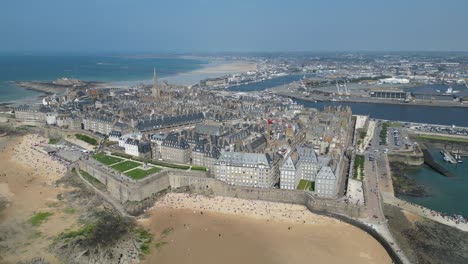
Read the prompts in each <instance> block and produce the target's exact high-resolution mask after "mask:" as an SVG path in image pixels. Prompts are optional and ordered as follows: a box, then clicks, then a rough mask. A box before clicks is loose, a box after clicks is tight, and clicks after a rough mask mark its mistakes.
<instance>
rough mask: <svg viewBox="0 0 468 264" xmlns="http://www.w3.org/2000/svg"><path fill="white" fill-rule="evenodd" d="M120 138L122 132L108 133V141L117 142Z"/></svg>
mask: <svg viewBox="0 0 468 264" xmlns="http://www.w3.org/2000/svg"><path fill="white" fill-rule="evenodd" d="M121 136H122V132H120V131H115V130H114V131H111V132H110V133H109V141H114V142H117V141H119V138H120V137H121Z"/></svg>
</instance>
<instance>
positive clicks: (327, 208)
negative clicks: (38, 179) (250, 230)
mask: <svg viewBox="0 0 468 264" xmlns="http://www.w3.org/2000/svg"><path fill="white" fill-rule="evenodd" d="M78 165H79V167H80V169H81V170H84V171H86V172H88V173H89V174H90V175H92V176H93V177H95V178H96V179H98V180H99V181H101V183H103V184H105V185H106V188H107V191H108V193H109V194H110V195H111V196H112V197H113V198H114V199H116V200H118V201H120V203H125V202H126V201H141V200H143V199H145V198H147V197H150V196H152V195H153V194H155V193H157V192H160V191H162V190H164V189H167V188H169V187H171V188H180V187H189V188H190V191H191V192H193V193H197V194H202V195H216V196H225V197H233V198H241V199H249V200H263V201H270V202H281V203H292V204H300V205H304V206H306V207H307V209H308V210H309V211H311V212H313V213H316V214H320V215H324V216H329V217H333V218H335V219H339V220H341V221H343V222H346V223H348V224H351V225H354V226H356V227H358V228H360V229H361V230H363V231H365V232H366V233H368V234H369V235H371V236H372V237H374V238H375V239H376V240H377V241H379V243H380V244H381V245H382V246H383V247H384V248H385V250H386V251H387V253H388V254H389V255H390V257H391V258H392V260H393V262H394V263H402V261H401V259H400V258H399V257H398V255H397V254H396V252H395V251H394V250H393V249H392V247H391V245H390V244H389V243H388V242H387V240H386V239H385V238H384V237H383V236H382V235H380V234H379V233H378V232H377V231H376V230H374V229H373V228H372V227H370V226H368V225H366V224H364V223H362V222H359V221H358V220H356V218H365V217H367V214H366V210H365V207H363V206H353V205H348V204H346V203H344V202H343V201H340V200H334V199H321V198H317V197H314V196H313V195H312V194H310V193H307V192H304V191H297V190H280V189H260V188H251V187H241V186H233V185H229V184H226V183H224V182H222V181H220V180H217V179H215V178H212V177H208V176H206V173H203V172H193V171H192V172H189V171H181V170H163V171H162V172H160V173H158V174H155V175H151V176H149V177H147V178H145V179H143V180H140V181H135V180H132V179H130V178H128V177H127V176H123V175H120V174H115V175H112V174H110V172H109V171H107V170H106V169H102V168H100V167H99V166H97V165H96V164H95V163H93V162H90V161H82V160H81V161H79V162H78Z"/></svg>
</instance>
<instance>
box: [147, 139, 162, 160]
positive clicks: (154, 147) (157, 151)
mask: <svg viewBox="0 0 468 264" xmlns="http://www.w3.org/2000/svg"><path fill="white" fill-rule="evenodd" d="M164 139H165V137H164V135H163V134H152V135H150V136H149V140H150V142H151V158H152V159H153V160H159V159H162V157H161V147H162V143H163V142H164Z"/></svg>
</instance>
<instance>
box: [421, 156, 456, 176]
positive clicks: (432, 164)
mask: <svg viewBox="0 0 468 264" xmlns="http://www.w3.org/2000/svg"><path fill="white" fill-rule="evenodd" d="M422 152H423V154H424V163H425V164H426V165H427V166H429V167H431V168H432V169H433V170H435V171H437V172H438V173H440V174H442V175H444V176H446V177H454V175H453V173H451V172H450V171H449V170H447V169H446V168H444V167H442V166H440V165H439V164H437V162H435V161H434V158H432V155H431V153H429V151H428V150H427V149H422Z"/></svg>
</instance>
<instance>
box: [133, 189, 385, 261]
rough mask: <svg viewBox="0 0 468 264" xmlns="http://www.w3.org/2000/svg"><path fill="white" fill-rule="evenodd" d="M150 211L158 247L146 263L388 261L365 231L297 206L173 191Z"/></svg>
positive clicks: (144, 222)
mask: <svg viewBox="0 0 468 264" xmlns="http://www.w3.org/2000/svg"><path fill="white" fill-rule="evenodd" d="M149 214H150V216H149V218H146V219H142V220H140V223H141V224H142V225H143V226H144V227H146V228H149V229H150V230H151V231H152V233H153V234H155V239H154V240H155V242H154V243H159V249H157V248H156V246H154V245H152V248H151V250H152V251H151V254H150V255H149V256H147V257H146V258H145V261H144V263H206V264H210V263H213V264H214V263H228V264H229V263H233V264H234V263H308V262H311V261H313V262H314V263H344V261H345V262H346V263H391V259H390V257H389V256H388V255H387V253H386V251H385V250H384V248H383V247H382V246H381V245H380V244H379V243H378V242H377V241H376V240H374V239H373V238H372V237H371V236H369V235H367V234H366V233H365V232H363V231H361V230H359V229H358V228H355V227H353V226H351V225H349V224H345V223H342V222H340V221H338V220H335V219H331V218H328V217H323V216H319V215H316V214H312V213H310V212H309V211H308V210H307V209H306V208H305V207H304V206H300V205H290V204H281V203H271V202H263V201H250V200H243V199H235V198H224V197H211V198H208V197H204V196H198V195H195V196H190V195H187V194H176V193H173V194H168V195H166V196H165V197H164V198H162V199H161V200H159V201H158V202H156V205H155V207H154V208H152V209H151V210H149ZM168 230H169V231H168ZM170 230H172V231H170ZM164 233H166V234H164Z"/></svg>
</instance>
